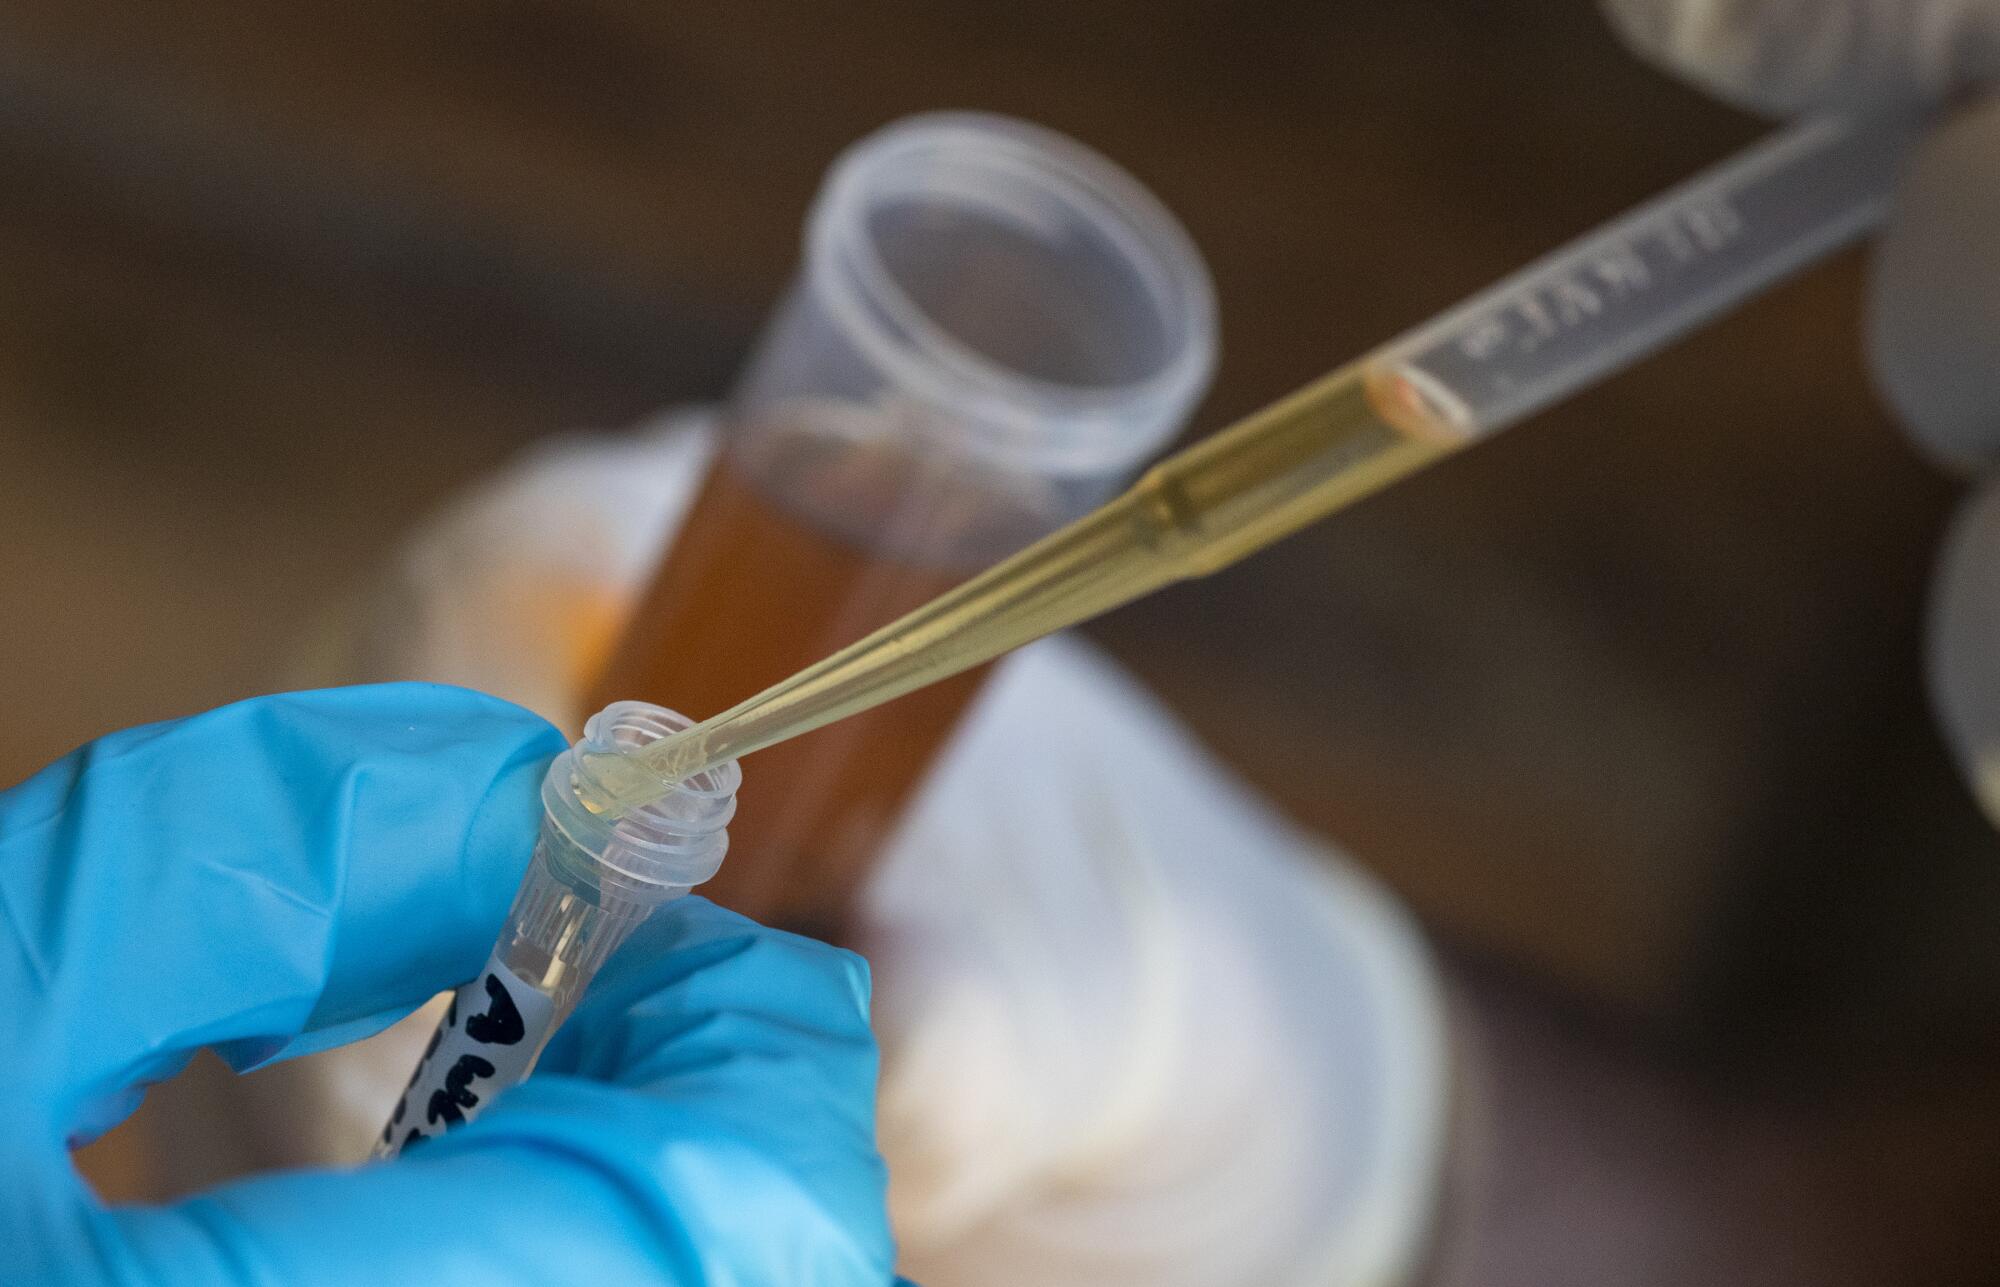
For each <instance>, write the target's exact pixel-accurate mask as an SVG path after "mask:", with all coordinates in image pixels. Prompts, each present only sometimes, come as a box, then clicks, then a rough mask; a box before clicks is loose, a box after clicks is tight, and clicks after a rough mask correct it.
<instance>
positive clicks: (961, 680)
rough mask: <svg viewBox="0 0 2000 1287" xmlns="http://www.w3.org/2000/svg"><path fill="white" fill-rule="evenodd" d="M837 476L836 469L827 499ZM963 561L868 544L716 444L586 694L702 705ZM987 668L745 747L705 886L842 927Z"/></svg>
mask: <svg viewBox="0 0 2000 1287" xmlns="http://www.w3.org/2000/svg"><path fill="white" fill-rule="evenodd" d="M853 481H854V480H853V479H851V478H850V479H848V480H846V482H847V483H849V484H851V483H852V482H853ZM873 481H874V482H875V483H877V484H880V483H882V481H883V480H881V479H875V480H873ZM903 481H904V482H907V479H904V480H903ZM797 485H801V484H799V483H796V482H794V481H792V480H787V481H786V482H785V484H784V487H785V488H786V489H789V488H791V487H793V486H797ZM841 485H842V480H835V481H834V483H833V489H834V490H833V495H834V502H835V503H836V504H838V503H839V501H840V499H841V498H840V497H839V495H838V490H839V488H840V486H841ZM825 491H826V488H825V487H822V492H823V493H824V492H825ZM847 499H848V500H849V501H850V502H852V503H854V504H857V505H862V504H865V503H867V498H866V497H863V496H859V495H855V496H851V497H849V498H847ZM941 517H944V518H946V519H948V516H944V515H941V514H940V512H939V510H938V508H937V507H936V506H934V505H933V506H931V507H930V508H929V509H924V508H921V507H918V508H915V509H914V511H913V512H910V513H906V514H905V515H904V518H905V520H906V522H905V526H909V525H910V524H909V522H908V521H907V520H912V519H913V520H915V524H916V526H917V527H919V528H921V527H922V526H923V525H924V524H925V523H926V522H929V521H936V520H938V519H940V518H941ZM969 570H970V569H962V568H938V567H927V566H924V565H923V564H921V563H918V562H915V561H904V560H899V559H896V558H892V557H886V556H883V555H878V554H871V553H869V552H868V551H867V550H865V549H863V548H861V546H860V545H859V544H857V543H854V542H850V541H848V540H846V539H843V538H841V537H839V536H836V535H832V534H830V533H828V532H826V531H824V530H822V527H821V525H818V524H815V523H813V522H811V521H809V520H808V519H806V518H804V517H802V516H799V515H798V514H796V513H795V512H794V510H793V508H792V507H788V506H786V505H785V504H784V503H783V502H782V501H780V500H778V499H774V498H772V497H767V496H766V495H765V494H764V493H763V492H762V491H761V490H760V489H759V485H758V484H757V483H753V482H752V481H750V480H749V479H748V478H747V477H745V476H744V473H743V472H742V470H741V469H740V468H739V466H738V465H737V464H736V463H735V462H734V461H732V459H731V457H730V456H729V455H727V454H724V455H723V456H722V457H721V458H719V459H718V461H717V463H716V465H715V466H714V467H713V468H711V470H710V472H709V475H708V478H707V480H706V482H705V483H704V484H703V486H702V489H701V492H700V494H699V495H698V496H697V498H696V499H695V502H694V505H693V508H692V509H691V510H690V511H689V513H688V516H687V519H686V521H685V523H684V524H683V525H682V528H681V531H680V535H679V536H678V537H677V538H676V540H675V541H674V545H673V549H672V551H671V552H670V553H669V555H668V557H667V559H666V562H665V564H664V565H663V566H662V567H661V568H660V571H659V573H658V574H657V576H656V577H655V579H654V581H653V583H652V586H651V587H650V588H649V589H648V590H647V591H646V593H645V595H644V597H643V598H642V599H641V600H640V602H639V604H638V607H637V609H636V610H635V612H634V614H633V617H632V619H631V622H630V624H629V625H628V627H627V629H626V634H625V636H624V639H623V641H622V642H621V644H620V645H619V648H618V649H617V651H616V653H615V654H614V656H613V658H612V660H611V662H610V664H609V665H608V666H607V668H606V669H605V671H604V674H603V676H602V678H601V679H600V680H599V682H598V684H597V686H596V688H595V689H594V691H593V692H592V694H591V696H590V698H589V705H588V706H587V708H586V709H587V710H597V709H600V708H602V707H603V706H604V705H606V704H607V703H609V702H611V701H616V700H620V699H625V698H638V699H642V700H645V701H651V702H657V703H659V704H661V705H664V706H670V707H672V708H674V709H675V710H678V711H681V712H683V713H684V714H687V715H691V716H694V717H696V718H705V717H707V716H710V715H714V714H716V713H717V712H719V711H722V710H725V709H727V708H728V707H730V706H732V705H734V704H735V703H736V702H738V701H741V700H742V699H743V698H745V697H747V696H749V695H751V694H752V693H756V692H759V691H761V690H763V689H764V688H765V687H767V686H768V685H770V684H773V683H775V682H777V681H778V680H781V679H784V678H785V677H786V676H788V675H790V674H792V673H793V672H794V671H797V670H800V669H802V668H803V667H805V666H807V665H809V664H811V663H812V662H815V661H818V660H819V659H820V658H822V657H824V656H826V655H827V654H828V653H831V652H833V651H835V650H837V649H839V648H841V647H842V646H844V645H846V644H849V643H852V642H854V641H855V640H856V639H858V638H860V637H861V636H863V635H865V634H867V633H868V632H869V631H871V630H873V629H875V628H876V627H878V626H881V625H883V624H885V623H887V622H889V621H891V620H893V619H895V618H896V617H898V616H901V615H902V614H903V613H905V612H907V611H909V610H910V609H912V608H915V607H917V606H918V605H920V604H923V603H925V602H928V601H929V600H930V599H932V598H934V597H936V596H937V595H938V594H939V593H940V592H942V591H944V590H947V589H949V588H950V587H951V586H953V585H954V584H956V583H957V582H959V581H961V580H963V579H964V578H965V576H966V574H967V572H968V571H969ZM986 671H987V668H986V667H980V668H979V669H977V670H973V671H969V672H967V673H965V674H962V675H957V676H954V677H953V678H951V679H948V680H945V681H944V682H942V683H938V684H933V685H931V686H929V687H927V688H923V689H920V690H918V691H916V692H913V693H910V694H908V695H906V696H904V697H902V698H899V699H898V700H896V701H893V702H890V703H888V704H886V705H883V706H879V707H876V708H875V709H873V710H869V711H866V712H863V713H862V714H859V715H856V716H854V717H853V718H851V719H846V720H842V721H840V722H839V723H835V724H830V725H828V726H826V727H825V728H821V729H817V730H815V731H814V732H811V733H808V734H806V735H804V736H802V737H798V738H794V739H792V740H791V741H788V742H783V743H780V744H778V745H776V746H772V747H769V748H767V749H765V750H762V751H759V752H758V753H757V754H756V755H755V756H753V757H751V758H750V759H748V760H746V761H745V763H744V766H743V770H744V773H743V789H742V791H741V792H740V793H739V796H738V807H737V814H736V818H735V820H734V821H733V822H731V823H730V825H729V857H728V859H727V861H725V862H724V863H723V865H722V870H721V872H720V873H719V874H718V875H717V876H716V877H715V878H714V879H713V880H711V881H709V882H708V883H707V884H706V885H704V886H703V887H702V891H701V892H702V893H704V894H706V895H707V896H709V897H711V898H713V899H715V900H716V901H717V902H719V903H722V904H724V905H725V906H728V907H732V908H734V909H736V910H737V911H740V912H743V913H744V914H745V915H748V916H752V917H755V918H756V919H758V920H761V921H764V922H765V923H767V924H773V925H778V926H781V927H784V928H786V929H793V930H798V931H800V932H803V933H810V934H814V935H816V936H819V937H824V938H836V939H837V938H839V937H841V936H842V935H843V933H844V931H845V929H846V923H847V917H848V913H849V911H850V909H851V908H852V906H853V903H854V898H855V895H856V893H857V891H858V890H859V888H860V885H861V882H862V881H863V880H864V879H865V878H866V876H867V872H868V869H869V867H870V865H871V864H872V862H873V860H874V858H875V856H876V854H877V853H878V852H879V851H880V848H881V845H882V842H883V841H884V839H885V838H886V837H887V835H888V833H889V830H890V828H891V827H892V826H893V825H894V824H895V821H896V819H897V817H898V815H899V813H900V812H901V809H902V806H903V805H904V803H905V802H906V800H907V799H908V797H909V795H910V792H911V790H912V788H913V787H914V786H915V785H916V784H917V782H918V780H919V779H920V778H921V777H922V776H923V774H924V771H925V770H926V769H927V768H928V767H929V766H930V763H931V761H932V759H933V757H934V756H935V755H936V753H937V751H938V749H939V748H940V746H941V745H942V744H943V742H944V740H945V738H946V737H947V736H948V735H949V734H950V732H951V730H952V728H953V726H954V725H955V724H956V723H957V720H958V717H959V714H960V713H961V712H962V711H963V710H964V709H965V706H966V704H967V703H968V702H970V701H971V700H972V697H973V695H974V694H975V693H976V692H977V691H978V690H979V687H980V684H981V683H982V682H983V681H984V678H985V675H986Z"/></svg>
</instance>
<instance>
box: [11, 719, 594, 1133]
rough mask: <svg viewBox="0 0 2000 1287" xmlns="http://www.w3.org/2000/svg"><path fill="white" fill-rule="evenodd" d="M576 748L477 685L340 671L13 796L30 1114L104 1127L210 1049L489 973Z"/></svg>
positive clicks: (308, 1030) (362, 1016) (261, 1050)
mask: <svg viewBox="0 0 2000 1287" xmlns="http://www.w3.org/2000/svg"><path fill="white" fill-rule="evenodd" d="M560 745H561V739H560V737H559V736H558V735H557V734H556V732H555V730H554V729H552V728H551V727H550V726H549V725H548V724H547V723H546V722H544V721H542V720H540V719H538V718H536V717H535V716H533V715H530V714H529V713H527V712H526V711H523V710H520V709H519V708H517V707H514V706H510V705H508V704H506V703H504V702H501V701H498V700H496V699H494V698H490V697H486V696H483V695H481V694H478V693H473V692H468V691H465V690H462V689H451V688H444V687H440V686H435V685H418V684H397V685H383V686H379V687H371V688H354V689H338V690H331V691H327V692H318V693H298V694H289V695H284V696H278V697H268V698H259V699H256V700H253V701H248V702H242V703H238V704H236V705H234V706H227V707H223V708H222V709H220V710H215V711H210V712H208V713H206V714H203V715H197V716H194V717H192V718H189V719H183V720H177V721H173V722H170V723H165V724H156V725H151V726H148V727H145V728H138V729H131V730H128V731H126V732H123V733H117V734H113V735H111V736H109V737H106V738H103V739H101V740H99V741H97V742H93V743H91V744H90V745H88V746H86V747H84V748H83V749H81V750H79V751H77V752H75V753H74V754H72V755H70V756H68V757H67V758H65V759H64V760H62V761H59V762H58V763H56V764H55V765H53V766H51V767H50V768H48V769H46V770H44V771H43V772H42V773H40V774H38V775H37V776H35V777H34V778H31V779H29V780H28V781H27V782H25V783H23V784H22V785H20V786H18V787H16V788H14V789H13V790H11V791H9V792H7V793H6V794H5V795H4V796H0V913H4V918H0V948H4V950H0V993H4V994H5V995H7V996H9V997H10V998H13V1000H14V1003H15V1005H16V1007H17V1008H16V1010H15V1012H14V1016H13V1021H14V1028H13V1029H12V1032H13V1033H14V1035H15V1037H16V1045H15V1048H14V1049H13V1050H12V1051H11V1052H10V1054H9V1058H10V1060H12V1061H13V1062H14V1065H15V1081H14V1085H15V1086H16V1087H17V1089H19V1090H21V1091H22V1092H23V1093H22V1094H20V1095H18V1096H17V1101H18V1102H17V1110H18V1109H19V1108H20V1107H21V1105H22V1104H33V1105H34V1106H35V1107H36V1109H37V1110H38V1111H46V1112H48V1113H49V1114H51V1115H52V1118H53V1120H52V1121H51V1122H49V1123H48V1125H49V1126H52V1127H53V1128H54V1129H55V1130H56V1131H57V1132H63V1131H68V1130H70V1129H71V1128H72V1126H73V1125H74V1124H75V1123H77V1122H79V1121H92V1122H93V1124H100V1125H101V1124H102V1122H103V1119H104V1118H106V1117H107V1116H109V1114H108V1113H106V1112H103V1111H93V1108H97V1109H100V1110H101V1108H102V1106H103V1105H105V1104H108V1103H111V1102H113V1101H114V1100H116V1099H117V1098H118V1096H119V1095H120V1094H121V1092H124V1091H125V1090H126V1088H128V1087H129V1086H131V1085H132V1084H133V1083H135V1082H140V1081H145V1080H148V1079H157V1078H158V1077H161V1076H164V1075H167V1074H168V1073H171V1072H172V1071H173V1070H174V1069H175V1068H177V1067H178V1066H179V1065H180V1064H181V1063H183V1062H185V1060H186V1058H187V1056H188V1054H189V1053H190V1052H191V1051H193V1050H194V1049H197V1048H198V1047H200V1046H203V1045H209V1044H216V1045H218V1047H219V1048H220V1049H221V1050H222V1051H223V1053H224V1054H225V1055H226V1056H227V1057H229V1058H231V1060H232V1062H235V1063H237V1064H238V1065H239V1066H243V1065H247V1064H249V1063H253V1062H256V1061H258V1060H260V1059H262V1058H267V1057H270V1056H272V1055H274V1054H277V1053H279V1052H280V1051H281V1050H285V1051H286V1052H287V1053H295V1052H299V1051H302V1050H304V1049H312V1048H318V1047H320V1046H324V1045H331V1044H336V1043H337V1042H338V1041H339V1040H341V1039H345V1038H348V1037H351V1036H354V1035H359V1034H360V1032H362V1031H364V1030H367V1029H369V1028H372V1027H379V1026H382V1025H384V1024H386V1023H387V1022H389V1021H390V1020H392V1019H393V1018H394V1017H395V1016H396V1015H397V1014H398V1013H400V1012H402V1011H404V1010H407V1009H408V1008H410V1007H411V1006H414V1005H415V1004H417V1003H418V1002H420V1001H421V1000H422V999H423V998H424V997H426V996H427V995H429V994H430V993H431V992H433V991H435V990H436V989H437V988H439V987H441V986H444V985H448V984H450V983H453V982H456V981H459V980H460V979H462V978H464V977H465V976H467V975H470V974H471V973H472V972H473V971H475V970H476V969H477V968H478V965H479V962H480V960H481V959H482V956H483V954H484V952H485V950H486V949H487V947H488V946H489V945H490V942H491V938H492V935H493V932H494V929H495V927H496V926H497V924H498V923H499V921H500V919H501V917H502V915H503V914H504V913H505V910H506V906H507V901H508V899H509V897H510V895H511V893H512V891H513V888H514V885H515V883H516V882H517V881H518V879H519V876H520V873H521V871H522V869H523V868H524V867H525V865H526V863H527V860H528V857H529V855H530V853H531V852H532V849H533V843H534V838H535V834H536V829H537V827H538V825H539V824H538V816H539V804H538V798H537V787H536V784H537V782H538V780H539V777H540V775H541V773H542V771H543V769H544V768H545V766H546V763H547V761H548V759H549V757H550V756H551V755H552V754H553V753H554V752H555V751H556V750H557V749H558V748H559V747H560ZM301 1034H309V1035H306V1036H304V1037H301Z"/></svg>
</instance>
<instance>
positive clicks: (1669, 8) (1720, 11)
mask: <svg viewBox="0 0 2000 1287" xmlns="http://www.w3.org/2000/svg"><path fill="white" fill-rule="evenodd" d="M1604 8H1605V11H1606V13H1607V14H1608V16H1609V17H1610V19H1611V22H1612V24H1613V26H1615V27H1616V28H1617V29H1618V30H1619V32H1620V33H1621V34H1623V35H1624V37H1625V38H1626V40H1627V42H1628V43H1630V44H1631V45H1632V46H1633V48H1634V49H1636V50H1637V51H1638V52H1639V53H1640V54H1641V55H1643V56H1644V57H1646V58H1649V59H1651V60H1652V61H1654V62H1657V63H1659V64H1660V65H1662V66H1663V67H1666V68H1667V69H1669V70H1671V71H1673V72H1675V73H1677V74H1679V75H1681V76H1684V77H1686V78H1687V79H1689V80H1691V81H1694V82H1695V83H1697V84H1699V85H1702V86H1703V87H1705V88H1707V89H1708V90H1710V91H1712V92H1713V93H1715V94H1716V95H1717V96H1719V97H1721V98H1725V99H1729V100H1730V101H1732V102H1736V103H1740V104H1742V105H1743V106H1745V107H1749V108H1752V109H1754V110H1757V111H1763V112H1770V113H1773V114H1777V115H1792V114H1794V113H1798V112H1804V111H1817V110H1857V109H1869V108H1879V107H1886V106H1891V105H1894V106H1914V107H1921V108H1934V107H1937V106H1939V105H1941V104H1944V103H1947V102H1950V101H1952V100H1954V99H1956V98H1958V97H1960V96H1962V95H1963V94H1965V93H1966V92H1968V91H1970V90H1973V89H1976V88H1977V87H1979V86H1981V85H1990V84H1993V83H1995V82H1996V81H2000V0H1925V2H1924V3H1917V4H1912V3H1910V0H1604Z"/></svg>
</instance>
